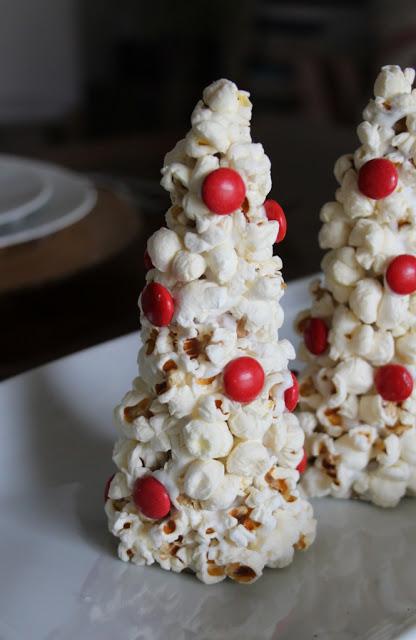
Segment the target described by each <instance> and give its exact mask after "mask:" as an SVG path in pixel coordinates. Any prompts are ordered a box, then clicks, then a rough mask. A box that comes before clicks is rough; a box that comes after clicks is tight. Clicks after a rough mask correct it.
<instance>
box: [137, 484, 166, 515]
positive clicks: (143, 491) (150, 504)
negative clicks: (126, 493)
mask: <svg viewBox="0 0 416 640" xmlns="http://www.w3.org/2000/svg"><path fill="white" fill-rule="evenodd" d="M133 500H134V504H135V505H136V507H137V508H138V509H139V511H141V512H142V513H143V515H145V516H147V517H148V518H153V519H154V520H160V518H164V517H165V516H167V515H168V513H169V511H170V506H171V503H170V498H169V494H168V492H167V491H166V489H165V487H164V486H163V484H162V483H161V482H159V480H156V478H153V477H152V476H146V477H145V478H138V479H137V480H136V482H135V483H134V487H133Z"/></svg>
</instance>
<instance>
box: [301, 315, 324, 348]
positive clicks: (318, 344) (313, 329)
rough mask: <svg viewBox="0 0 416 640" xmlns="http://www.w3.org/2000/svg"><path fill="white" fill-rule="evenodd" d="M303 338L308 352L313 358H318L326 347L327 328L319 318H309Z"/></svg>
mask: <svg viewBox="0 0 416 640" xmlns="http://www.w3.org/2000/svg"><path fill="white" fill-rule="evenodd" d="M303 338H304V340H305V345H306V347H307V349H308V351H310V352H311V353H313V355H314V356H319V355H320V354H321V353H323V352H324V351H325V349H326V348H327V346H328V327H327V326H326V324H325V322H324V321H323V320H321V318H310V319H309V320H308V323H307V325H306V327H305V331H304V333H303Z"/></svg>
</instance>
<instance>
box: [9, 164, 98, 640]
mask: <svg viewBox="0 0 416 640" xmlns="http://www.w3.org/2000/svg"><path fill="white" fill-rule="evenodd" d="M0 162H4V163H7V162H11V163H12V162H16V163H22V166H24V167H25V168H26V169H27V170H30V171H31V172H32V173H33V174H35V175H37V176H38V178H39V180H40V181H42V182H43V183H44V184H46V185H48V189H49V191H48V194H47V196H48V197H47V198H46V199H45V201H44V202H43V203H40V204H39V206H38V208H36V209H35V210H34V211H31V212H30V215H25V216H24V217H22V218H21V219H17V220H14V221H11V222H6V223H5V224H0V248H4V247H10V246H13V245H16V244H20V243H22V242H29V241H31V240H38V239H40V238H43V237H45V236H48V235H50V234H51V233H55V232H57V231H61V230H62V229H64V228H65V227H68V226H70V225H71V224H74V223H75V222H78V220H81V218H83V217H84V216H86V215H87V214H88V213H89V212H90V211H91V210H92V208H93V207H94V205H95V203H96V199H97V194H96V191H95V189H94V188H93V186H92V183H91V182H90V181H89V180H88V179H86V178H85V177H83V176H81V175H79V174H77V173H74V172H72V171H69V170H67V169H63V168H62V167H58V166H57V165H53V164H49V163H46V162H40V161H39V160H23V159H21V160H20V159H18V158H15V157H14V156H2V155H0ZM0 166H1V165H0ZM0 637H1V636H0Z"/></svg>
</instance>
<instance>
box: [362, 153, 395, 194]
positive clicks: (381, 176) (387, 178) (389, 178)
mask: <svg viewBox="0 0 416 640" xmlns="http://www.w3.org/2000/svg"><path fill="white" fill-rule="evenodd" d="M398 178H399V176H398V173H397V169H396V167H395V166H394V164H393V163H392V162H391V160H387V158H374V159H373V160H369V161H368V162H366V163H365V164H363V166H362V167H361V169H360V170H359V172H358V188H359V190H360V191H361V193H362V194H363V195H365V196H367V198H372V199H373V200H381V198H386V197H387V196H389V195H390V194H391V193H393V191H394V190H395V188H396V187H397V181H398Z"/></svg>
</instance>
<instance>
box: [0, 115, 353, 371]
mask: <svg viewBox="0 0 416 640" xmlns="http://www.w3.org/2000/svg"><path fill="white" fill-rule="evenodd" d="M179 137H180V134H178V133H177V132H174V131H172V132H146V133H142V134H137V135H135V136H130V137H129V138H118V139H111V140H103V141H96V142H92V143H89V144H83V145H75V146H73V147H66V148H65V149H61V150H57V149H50V148H45V149H35V150H33V151H32V153H31V155H32V156H33V157H39V158H42V159H43V160H47V161H52V162H57V163H59V164H62V165H64V166H67V167H70V168H72V169H75V170H77V171H85V172H99V173H100V175H101V176H103V175H104V176H111V177H112V179H110V180H109V179H108V177H104V178H102V177H101V178H100V179H99V183H100V182H104V183H108V186H109V188H113V187H114V185H115V186H116V189H118V188H119V187H120V185H127V188H128V189H130V193H133V195H134V196H135V198H136V201H137V216H138V218H139V227H140V230H139V232H138V233H137V234H136V235H135V237H134V239H133V240H132V242H131V243H129V244H128V245H127V246H125V247H124V248H123V249H122V250H120V251H119V252H118V253H117V254H116V255H112V256H110V257H108V256H106V257H105V256H104V258H103V259H102V260H101V261H100V262H99V264H95V265H94V266H91V265H90V266H89V267H88V268H85V269H84V270H82V271H81V272H77V273H75V274H73V275H72V276H71V277H64V278H61V279H60V280H58V281H57V280H56V279H55V280H53V281H49V282H46V283H43V284H42V285H39V284H37V285H35V284H34V285H33V286H30V285H29V286H26V287H25V288H24V289H22V288H21V287H18V288H14V289H11V288H10V287H8V289H9V290H8V291H7V293H4V292H3V293H0V317H1V319H2V331H1V334H0V379H1V378H6V377H9V376H12V375H14V374H17V373H19V372H22V371H25V370H27V369H30V368H32V367H35V366H37V365H40V364H42V363H45V362H48V361H50V360H53V359H55V358H57V357H60V356H63V355H66V354H69V353H72V352H74V351H77V350H79V349H82V348H85V347H88V346H91V345H93V344H98V343H99V342H102V341H104V340H107V339H110V338H113V337H116V336H119V335H123V334H126V333H128V332H130V331H134V330H135V329H137V328H138V319H139V317H138V310H137V298H138V295H139V292H140V290H141V288H142V286H143V283H144V275H145V274H144V268H143V264H142V256H143V252H144V249H145V245H146V240H147V238H148V237H149V236H150V235H151V234H152V233H153V232H154V231H155V230H156V229H157V228H159V227H160V226H161V225H162V224H163V216H164V213H165V211H166V209H167V207H168V206H169V202H168V198H167V195H166V194H165V193H164V191H163V189H162V188H161V187H158V186H157V183H158V181H159V176H160V167H161V166H162V163H163V156H164V154H165V153H166V151H168V150H169V149H170V148H172V147H173V145H174V144H175V142H176V141H177V140H178V138H179ZM253 139H254V140H258V141H262V142H263V145H264V147H265V150H266V153H267V154H268V155H269V157H270V159H271V161H272V178H273V189H272V192H271V197H274V198H275V199H276V200H278V201H279V202H280V203H281V204H282V206H283V207H284V209H285V211H286V215H287V219H288V233H287V236H286V238H285V241H284V242H283V243H282V245H279V246H278V253H279V255H280V256H281V257H282V259H283V265H284V266H283V275H284V277H285V279H286V280H291V279H293V278H297V277H300V276H303V275H308V274H310V273H313V272H315V271H317V270H319V263H320V258H321V254H320V251H319V247H318V243H317V233H318V230H319V225H320V223H319V215H318V214H319V209H320V207H321V206H322V204H323V203H324V202H326V201H327V200H331V199H333V197H334V191H335V188H336V184H335V180H334V178H333V174H332V169H333V165H334V162H335V160H336V159H337V157H338V156H339V155H341V154H342V153H346V152H349V151H351V150H353V149H354V148H355V147H356V146H357V142H356V138H355V132H354V131H351V130H347V131H346V130H343V129H338V128H335V127H334V128H328V127H319V126H317V125H316V123H314V124H313V125H312V124H310V125H309V124H308V123H307V122H305V121H303V122H299V121H297V120H294V119H289V120H287V121H282V120H277V119H275V118H272V117H270V118H268V119H266V118H263V119H262V120H261V121H259V122H255V126H254V130H253ZM114 179H115V180H114ZM51 241H52V240H51ZM0 259H1V251H0Z"/></svg>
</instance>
